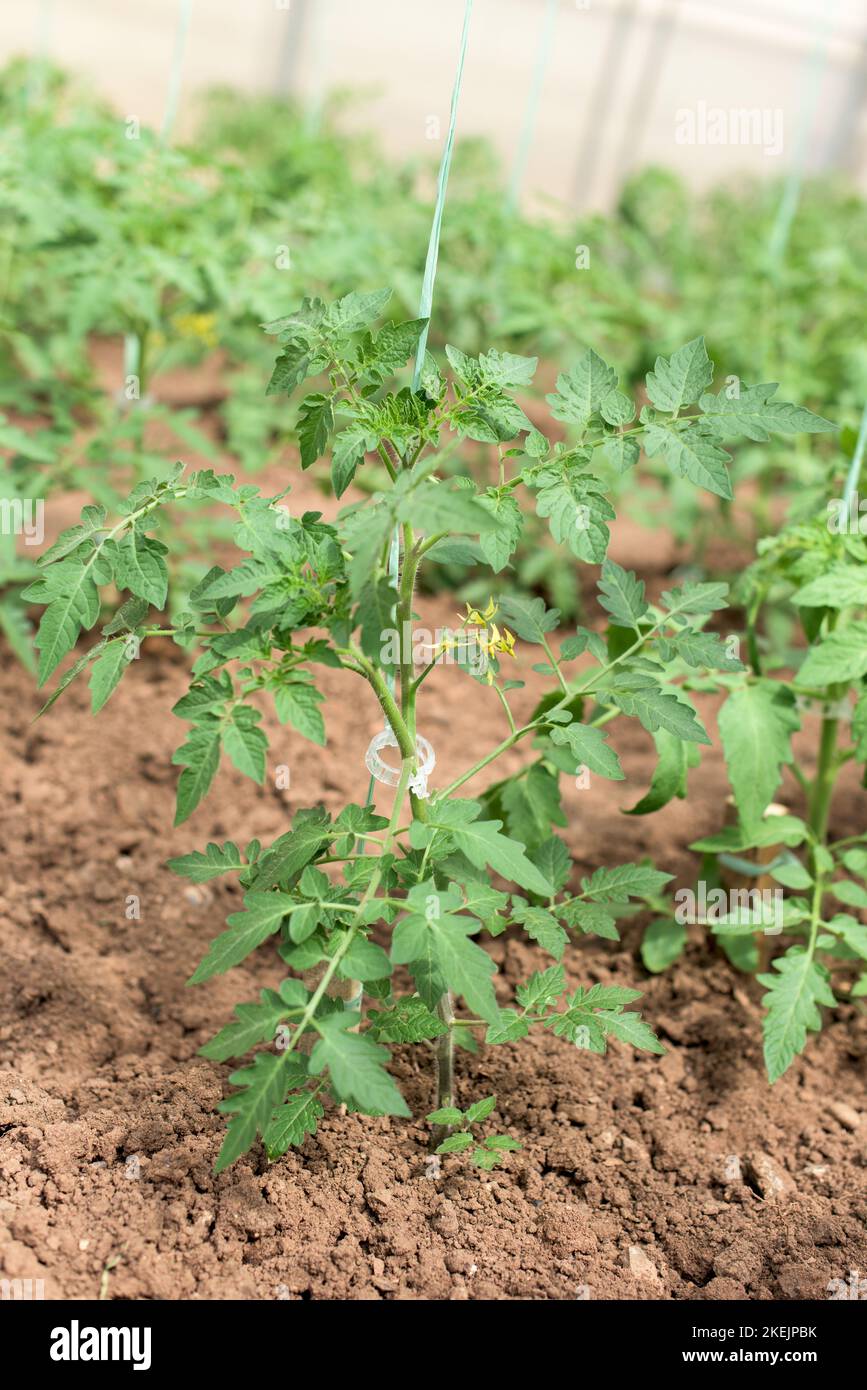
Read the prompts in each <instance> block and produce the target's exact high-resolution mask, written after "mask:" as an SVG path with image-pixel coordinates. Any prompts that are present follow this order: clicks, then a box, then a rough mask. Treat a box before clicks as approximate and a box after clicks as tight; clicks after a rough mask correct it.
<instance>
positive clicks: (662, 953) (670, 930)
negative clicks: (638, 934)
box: [641, 917, 686, 975]
mask: <svg viewBox="0 0 867 1390" xmlns="http://www.w3.org/2000/svg"><path fill="white" fill-rule="evenodd" d="M685 949H686V927H685V926H683V925H682V923H680V922H676V921H675V920H674V918H673V917H657V918H656V919H655V921H653V922H651V923H650V924H649V926H648V927H647V930H646V931H645V933H644V937H643V939H642V942H641V959H642V961H643V963H644V968H645V970H649V971H650V973H651V974H652V975H659V974H660V973H661V972H662V971H663V970H667V969H668V967H669V966H670V965H673V964H674V962H675V961H676V960H678V959H679V957H680V956H681V955H682V954H683V952H684V950H685Z"/></svg>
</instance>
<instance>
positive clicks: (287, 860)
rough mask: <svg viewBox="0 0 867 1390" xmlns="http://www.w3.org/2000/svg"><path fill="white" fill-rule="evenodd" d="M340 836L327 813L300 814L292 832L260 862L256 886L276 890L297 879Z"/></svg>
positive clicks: (282, 838) (297, 815)
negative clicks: (278, 885) (275, 886)
mask: <svg viewBox="0 0 867 1390" xmlns="http://www.w3.org/2000/svg"><path fill="white" fill-rule="evenodd" d="M337 833H338V832H337V830H336V828H335V827H334V826H333V825H332V824H331V821H330V817H328V816H327V815H326V813H325V812H324V811H299V812H298V813H297V814H296V816H295V817H294V819H293V821H292V829H291V831H289V832H288V834H286V835H281V836H280V838H279V840H275V841H274V843H273V845H272V846H271V848H270V850H268V851H267V853H266V854H265V855H263V856H262V858H261V860H260V861H259V866H258V870H259V871H258V873H257V874H256V881H255V887H256V888H257V889H264V888H272V887H273V886H274V884H275V883H281V882H286V881H287V880H289V879H291V878H294V877H295V875H296V874H298V873H300V872H301V870H302V869H303V868H304V866H305V865H306V864H309V863H310V861H311V859H314V858H315V857H316V855H317V854H318V853H319V851H320V850H321V849H322V848H323V846H324V845H326V844H327V843H328V842H329V841H330V840H334V839H336V838H337Z"/></svg>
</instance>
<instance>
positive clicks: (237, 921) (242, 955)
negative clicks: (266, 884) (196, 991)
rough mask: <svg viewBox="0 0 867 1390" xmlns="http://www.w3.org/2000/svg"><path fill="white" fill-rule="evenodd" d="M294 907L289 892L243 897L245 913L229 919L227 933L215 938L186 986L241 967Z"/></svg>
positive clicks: (233, 914) (250, 894)
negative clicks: (237, 966) (234, 967)
mask: <svg viewBox="0 0 867 1390" xmlns="http://www.w3.org/2000/svg"><path fill="white" fill-rule="evenodd" d="M294 905H295V903H294V899H293V898H291V897H290V896H289V895H288V893H248V894H247V895H246V897H245V898H244V911H243V912H233V913H232V914H231V915H230V916H229V917H228V918H227V919H226V924H227V927H228V931H224V932H221V933H220V935H219V936H217V937H215V938H214V940H213V941H212V942H211V944H210V946H209V948H208V954H207V955H206V956H205V959H204V960H203V961H202V963H201V965H199V966H198V968H197V969H196V970H195V971H194V972H193V974H192V975H191V976H190V978H189V980H188V981H187V984H190V985H200V984H201V983H202V982H203V981H204V980H210V979H211V977H212V976H213V975H222V974H223V973H224V972H225V971H226V970H230V969H231V967H232V966H233V965H238V964H239V963H240V962H241V961H242V960H244V959H246V957H247V956H249V954H250V952H251V951H255V949H256V947H257V946H261V945H262V942H263V941H267V939H268V937H269V936H273V935H274V933H275V932H276V931H277V930H278V928H279V927H280V924H281V922H282V921H283V919H284V918H285V916H286V914H287V912H288V911H289V910H290V908H292V907H293V906H294Z"/></svg>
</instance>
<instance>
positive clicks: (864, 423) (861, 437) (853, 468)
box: [843, 405, 867, 516]
mask: <svg viewBox="0 0 867 1390" xmlns="http://www.w3.org/2000/svg"><path fill="white" fill-rule="evenodd" d="M865 448H867V405H865V406H864V410H863V412H862V414H861V428H860V429H859V431H858V442H857V443H856V445H855V452H854V454H853V455H852V462H851V463H850V465H849V472H848V474H847V475H846V486H845V487H844V489H843V514H844V516H848V515H849V508H850V506H851V504H852V498H853V497H854V496H855V493H856V492H857V491H858V483H859V481H860V479H861V464H862V463H863V461H864V450H865Z"/></svg>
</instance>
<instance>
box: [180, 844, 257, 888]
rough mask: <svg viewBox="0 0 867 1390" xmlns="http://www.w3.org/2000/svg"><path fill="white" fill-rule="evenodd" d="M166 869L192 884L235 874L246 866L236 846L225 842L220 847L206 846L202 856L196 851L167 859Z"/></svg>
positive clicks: (199, 851) (200, 852)
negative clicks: (189, 880)
mask: <svg viewBox="0 0 867 1390" xmlns="http://www.w3.org/2000/svg"><path fill="white" fill-rule="evenodd" d="M168 867H169V868H170V869H171V871H172V873H173V874H178V875H179V876H180V877H181V878H188V879H191V880H192V882H193V883H207V882H209V880H210V879H212V878H219V877H220V875H221V874H230V873H236V872H238V870H240V869H243V868H245V867H246V865H245V862H244V857H243V855H242V854H241V851H240V850H239V849H238V846H237V845H235V844H233V843H232V841H231V840H227V841H226V842H225V844H223V845H222V846H221V845H215V844H208V845H207V846H206V848H205V852H204V854H203V853H202V851H201V850H199V849H196V850H193V851H192V853H191V854H182V855H180V856H179V857H178V858H177V859H169V860H168Z"/></svg>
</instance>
